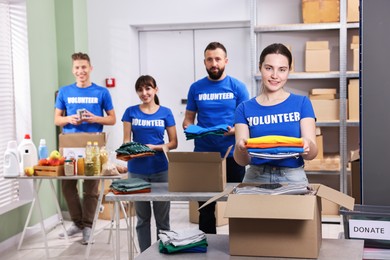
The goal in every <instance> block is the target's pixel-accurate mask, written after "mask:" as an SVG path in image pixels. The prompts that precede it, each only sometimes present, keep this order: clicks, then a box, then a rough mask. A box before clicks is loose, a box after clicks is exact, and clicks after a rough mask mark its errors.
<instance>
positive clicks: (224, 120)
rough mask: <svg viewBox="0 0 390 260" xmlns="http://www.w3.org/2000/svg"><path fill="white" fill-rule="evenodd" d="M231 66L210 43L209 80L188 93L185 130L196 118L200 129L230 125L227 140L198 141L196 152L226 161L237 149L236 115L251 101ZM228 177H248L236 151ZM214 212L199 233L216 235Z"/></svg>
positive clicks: (203, 215)
mask: <svg viewBox="0 0 390 260" xmlns="http://www.w3.org/2000/svg"><path fill="white" fill-rule="evenodd" d="M227 63H228V58H227V52H226V48H225V46H223V45H222V44H221V43H219V42H211V43H209V44H208V45H207V47H206V49H205V51H204V64H205V67H206V71H207V73H208V77H204V78H202V79H200V80H198V81H196V82H194V83H193V84H192V85H191V87H190V90H189V92H188V97H187V100H188V101H187V108H186V113H185V118H184V121H183V128H184V129H186V128H187V127H188V126H189V125H192V124H195V118H196V120H197V125H198V126H200V127H203V128H210V127H213V126H216V125H228V132H227V133H225V135H224V136H218V135H206V136H204V137H202V138H196V139H195V140H194V142H195V149H194V151H196V152H220V153H221V157H222V156H224V155H225V153H226V151H227V149H228V148H229V146H232V145H233V147H234V144H235V138H234V113H235V110H236V107H237V106H238V105H239V104H240V103H241V102H243V101H246V100H248V99H249V93H248V90H247V88H246V86H245V84H244V83H242V82H241V81H239V80H237V79H235V78H233V77H231V76H228V75H227V74H226V72H225V66H226V64H227ZM226 173H227V176H226V177H227V181H228V182H241V181H242V179H243V177H244V175H245V167H242V166H240V165H238V164H237V163H236V162H235V161H234V158H233V149H232V150H231V151H230V153H229V155H228V157H227V160H226ZM200 204H203V202H201V203H200ZM214 211H215V203H212V204H210V205H209V206H207V207H205V208H203V209H202V210H201V211H200V215H199V229H200V230H202V231H204V232H205V233H211V234H215V233H216V226H215V224H216V223H215V221H216V220H215V216H214Z"/></svg>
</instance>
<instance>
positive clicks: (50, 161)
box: [48, 158, 60, 166]
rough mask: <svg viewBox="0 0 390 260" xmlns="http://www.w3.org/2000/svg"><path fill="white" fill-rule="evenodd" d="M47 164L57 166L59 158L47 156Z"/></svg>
mask: <svg viewBox="0 0 390 260" xmlns="http://www.w3.org/2000/svg"><path fill="white" fill-rule="evenodd" d="M48 161H49V165H50V166H58V165H60V159H55V158H49V160H48Z"/></svg>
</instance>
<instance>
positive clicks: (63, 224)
mask: <svg viewBox="0 0 390 260" xmlns="http://www.w3.org/2000/svg"><path fill="white" fill-rule="evenodd" d="M50 187H51V191H52V192H53V198H54V201H55V203H56V207H57V214H58V217H59V218H60V223H61V225H62V228H63V229H64V234H65V240H66V243H69V238H68V233H66V228H65V223H64V218H63V216H62V213H61V208H60V203H59V202H58V198H57V194H56V192H55V188H54V184H53V180H50Z"/></svg>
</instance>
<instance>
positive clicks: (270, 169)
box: [243, 164, 309, 185]
mask: <svg viewBox="0 0 390 260" xmlns="http://www.w3.org/2000/svg"><path fill="white" fill-rule="evenodd" d="M243 182H247V183H248V182H261V183H276V182H280V183H295V184H306V185H307V184H308V183H309V182H308V180H307V176H306V173H305V170H304V169H303V166H301V167H298V168H289V167H276V166H272V165H267V164H264V165H250V166H249V168H248V169H247V171H246V173H245V177H244V180H243Z"/></svg>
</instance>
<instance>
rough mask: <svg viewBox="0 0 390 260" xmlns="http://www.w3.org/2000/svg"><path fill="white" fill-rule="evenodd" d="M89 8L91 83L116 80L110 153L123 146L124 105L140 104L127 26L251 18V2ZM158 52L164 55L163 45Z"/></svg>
mask: <svg viewBox="0 0 390 260" xmlns="http://www.w3.org/2000/svg"><path fill="white" fill-rule="evenodd" d="M87 9H88V41H89V46H88V47H89V54H90V56H91V60H92V65H93V66H94V71H93V73H92V79H93V81H94V82H95V83H97V84H101V85H104V79H105V78H107V77H114V78H115V79H116V87H115V88H113V89H111V95H112V98H113V102H114V106H115V110H116V114H117V119H118V120H117V123H116V125H115V126H111V127H106V128H105V131H106V132H107V133H108V135H109V137H108V138H109V139H108V148H109V149H115V148H117V147H119V145H120V144H121V143H122V137H123V130H122V122H121V118H122V115H123V112H124V111H125V109H126V108H127V107H128V106H130V105H135V104H137V103H139V100H138V97H137V96H136V95H135V91H134V83H135V81H136V79H137V78H138V76H139V73H140V69H139V47H138V44H139V41H138V32H137V30H136V29H135V28H134V27H131V26H134V25H154V24H173V25H175V24H188V23H219V22H241V21H249V19H250V0H214V1H209V0H164V1H161V0H110V1H107V0H89V1H88V8H87ZM76 26H77V25H76ZM161 51H164V48H163V46H162V47H161ZM228 51H229V50H228ZM172 55H175V53H172ZM156 62H158V61H156ZM249 63H250V61H249V60H248V64H249ZM165 102H166V103H169V101H165V100H164V103H165ZM181 123H182V122H176V124H177V129H178V131H181Z"/></svg>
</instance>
